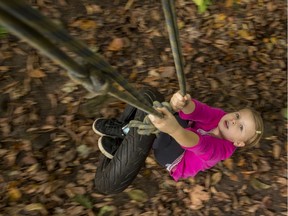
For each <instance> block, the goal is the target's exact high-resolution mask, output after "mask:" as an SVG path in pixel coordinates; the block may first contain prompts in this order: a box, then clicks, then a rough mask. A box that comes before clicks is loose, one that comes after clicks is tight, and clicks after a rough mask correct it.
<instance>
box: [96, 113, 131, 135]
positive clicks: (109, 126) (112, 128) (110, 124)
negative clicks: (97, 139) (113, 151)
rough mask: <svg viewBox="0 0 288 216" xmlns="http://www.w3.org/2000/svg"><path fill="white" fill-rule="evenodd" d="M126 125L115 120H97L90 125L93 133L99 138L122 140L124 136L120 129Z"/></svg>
mask: <svg viewBox="0 0 288 216" xmlns="http://www.w3.org/2000/svg"><path fill="white" fill-rule="evenodd" d="M125 125H126V123H123V122H120V121H118V120H117V119H104V118H98V119H96V120H95V121H94V123H93V125H92V129H93V131H94V132H95V133H96V134H98V135H100V136H109V137H114V138H116V137H118V138H124V137H125V134H124V133H123V131H122V128H123V127H124V126H125Z"/></svg>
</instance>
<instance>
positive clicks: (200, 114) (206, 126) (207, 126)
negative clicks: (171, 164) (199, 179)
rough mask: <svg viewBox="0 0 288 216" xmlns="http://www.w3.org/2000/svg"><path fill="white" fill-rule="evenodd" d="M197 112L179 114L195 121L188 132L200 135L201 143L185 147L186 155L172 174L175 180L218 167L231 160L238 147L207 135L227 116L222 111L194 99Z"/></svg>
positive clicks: (183, 117)
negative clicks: (224, 161) (219, 164)
mask: <svg viewBox="0 0 288 216" xmlns="http://www.w3.org/2000/svg"><path fill="white" fill-rule="evenodd" d="M193 102H194V103H195V110H194V112H192V113H190V114H184V113H183V112H181V111H180V112H179V116H180V117H181V118H182V119H185V120H191V121H193V123H192V126H191V127H189V128H186V130H190V131H193V132H195V133H197V134H198V136H199V142H198V144H197V145H195V146H193V147H184V146H182V148H183V149H185V152H184V155H183V157H182V159H181V161H180V162H179V163H178V164H177V166H176V168H174V169H173V171H171V172H170V174H171V176H172V177H173V178H174V180H176V181H178V180H179V179H180V178H188V177H190V176H195V175H196V174H197V173H198V172H199V171H204V170H206V169H209V168H211V167H213V166H214V165H216V164H217V163H218V162H219V161H221V160H225V159H227V158H229V157H230V156H231V155H232V154H233V152H234V151H235V149H236V147H235V146H234V145H233V143H232V142H230V141H228V140H224V139H221V138H217V137H214V136H211V135H209V134H206V132H209V131H210V130H212V129H214V128H216V127H217V125H218V122H219V121H220V119H221V118H222V117H223V116H224V115H225V114H226V113H225V112H224V111H223V110H222V109H219V108H214V107H210V106H208V105H206V104H204V103H201V102H199V101H197V100H194V99H193Z"/></svg>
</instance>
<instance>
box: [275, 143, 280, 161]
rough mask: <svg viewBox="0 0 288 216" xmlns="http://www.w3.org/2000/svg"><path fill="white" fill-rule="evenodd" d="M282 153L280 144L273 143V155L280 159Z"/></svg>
mask: <svg viewBox="0 0 288 216" xmlns="http://www.w3.org/2000/svg"><path fill="white" fill-rule="evenodd" d="M280 155H281V146H280V145H278V144H275V145H273V157H274V159H279V158H280Z"/></svg>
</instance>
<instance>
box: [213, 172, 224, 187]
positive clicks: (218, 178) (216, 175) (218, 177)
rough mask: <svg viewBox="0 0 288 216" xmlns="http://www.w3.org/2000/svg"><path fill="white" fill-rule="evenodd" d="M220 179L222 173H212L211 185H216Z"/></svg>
mask: <svg viewBox="0 0 288 216" xmlns="http://www.w3.org/2000/svg"><path fill="white" fill-rule="evenodd" d="M221 179H222V173H221V172H218V173H214V174H213V175H212V177H211V185H216V184H218V183H219V182H220V181H221Z"/></svg>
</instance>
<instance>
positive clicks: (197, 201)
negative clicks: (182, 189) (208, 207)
mask: <svg viewBox="0 0 288 216" xmlns="http://www.w3.org/2000/svg"><path fill="white" fill-rule="evenodd" d="M204 189H205V188H204V187H203V186H201V185H195V186H194V187H192V189H191V191H190V192H189V197H190V200H191V205H190V208H191V209H193V210H197V209H200V208H202V207H203V202H204V201H208V200H209V199H210V194H209V193H208V192H206V191H204Z"/></svg>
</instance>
